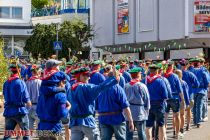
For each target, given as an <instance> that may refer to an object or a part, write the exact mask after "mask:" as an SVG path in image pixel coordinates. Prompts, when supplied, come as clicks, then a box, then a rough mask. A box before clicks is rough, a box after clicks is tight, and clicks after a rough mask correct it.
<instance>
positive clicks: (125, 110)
mask: <svg viewBox="0 0 210 140" xmlns="http://www.w3.org/2000/svg"><path fill="white" fill-rule="evenodd" d="M123 112H124V114H125V116H126V118H128V122H129V129H130V131H133V130H134V125H133V119H132V116H131V111H130V108H129V107H127V108H125V109H123Z"/></svg>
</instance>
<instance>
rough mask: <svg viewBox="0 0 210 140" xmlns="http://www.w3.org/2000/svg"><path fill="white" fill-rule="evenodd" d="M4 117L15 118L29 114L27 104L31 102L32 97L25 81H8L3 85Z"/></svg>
mask: <svg viewBox="0 0 210 140" xmlns="http://www.w3.org/2000/svg"><path fill="white" fill-rule="evenodd" d="M3 95H4V101H5V102H4V114H3V115H4V116H5V117H15V116H17V115H21V114H23V115H24V114H28V109H27V108H26V107H25V103H27V102H29V101H30V96H29V93H28V90H27V88H26V84H25V82H24V81H22V80H20V79H16V80H12V81H8V80H7V81H6V82H5V83H4V85H3Z"/></svg>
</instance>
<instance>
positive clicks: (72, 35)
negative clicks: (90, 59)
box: [24, 20, 93, 58]
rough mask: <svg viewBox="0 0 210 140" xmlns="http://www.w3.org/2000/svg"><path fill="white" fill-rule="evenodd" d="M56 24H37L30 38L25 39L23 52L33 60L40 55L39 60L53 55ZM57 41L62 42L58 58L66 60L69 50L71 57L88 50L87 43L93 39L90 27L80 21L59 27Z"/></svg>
mask: <svg viewBox="0 0 210 140" xmlns="http://www.w3.org/2000/svg"><path fill="white" fill-rule="evenodd" d="M56 26H57V25H56V24H54V23H52V24H50V25H42V24H37V25H36V26H35V27H34V29H33V31H32V36H31V37H30V38H29V39H27V41H26V46H25V48H24V49H25V50H26V51H28V52H30V53H31V54H32V56H33V57H34V58H37V57H38V55H39V54H40V55H41V58H48V57H50V56H51V55H53V54H55V51H54V50H53V42H54V41H56ZM58 35H59V41H62V47H63V49H62V51H59V58H68V56H69V51H68V50H69V49H68V48H71V50H72V51H71V56H72V55H76V54H77V52H78V51H84V50H87V48H88V49H89V46H88V42H89V40H90V39H92V37H93V33H92V27H90V26H88V25H87V24H85V23H83V22H82V21H81V20H75V21H72V22H70V21H65V22H63V23H62V24H61V25H60V29H59V31H58Z"/></svg>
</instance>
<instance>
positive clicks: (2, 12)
mask: <svg viewBox="0 0 210 140" xmlns="http://www.w3.org/2000/svg"><path fill="white" fill-rule="evenodd" d="M0 18H10V8H9V7H0Z"/></svg>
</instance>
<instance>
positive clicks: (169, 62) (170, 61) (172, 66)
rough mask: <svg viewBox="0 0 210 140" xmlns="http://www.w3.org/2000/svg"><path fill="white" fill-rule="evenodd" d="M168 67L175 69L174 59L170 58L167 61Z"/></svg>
mask: <svg viewBox="0 0 210 140" xmlns="http://www.w3.org/2000/svg"><path fill="white" fill-rule="evenodd" d="M167 66H168V67H167V69H173V68H174V61H172V60H168V61H167Z"/></svg>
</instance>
